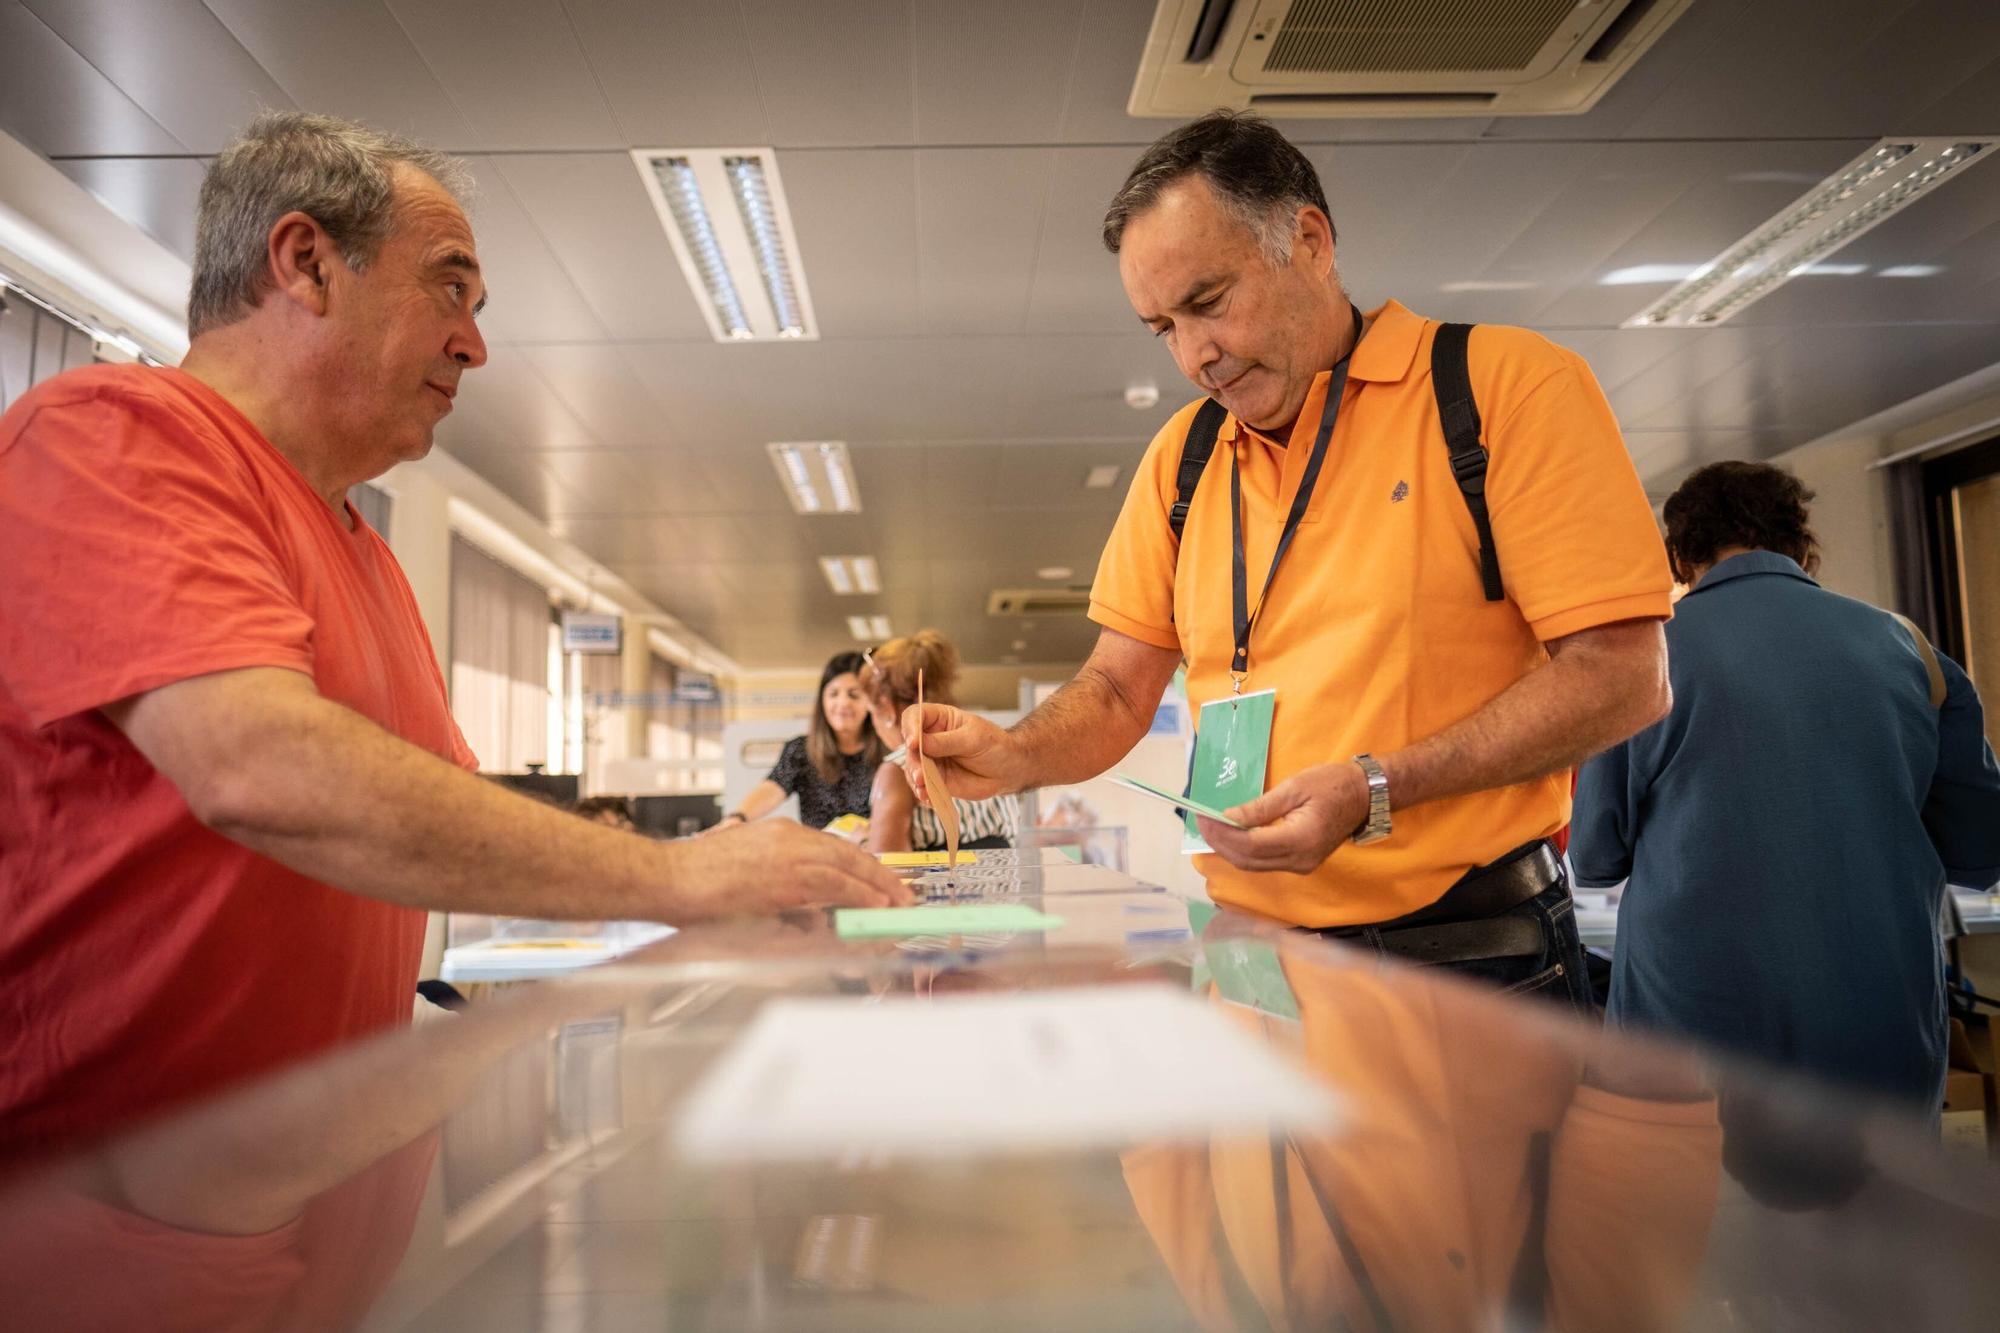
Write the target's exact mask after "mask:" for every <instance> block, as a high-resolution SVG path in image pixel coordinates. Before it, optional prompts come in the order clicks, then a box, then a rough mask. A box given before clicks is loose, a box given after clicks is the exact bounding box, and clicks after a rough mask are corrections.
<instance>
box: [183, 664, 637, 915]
mask: <svg viewBox="0 0 2000 1333" xmlns="http://www.w3.org/2000/svg"><path fill="white" fill-rule="evenodd" d="M275 674H278V675H284V674H286V673H275ZM262 684H263V686H264V689H263V691H262V694H261V697H260V698H259V699H258V701H257V706H256V707H254V708H253V707H249V706H247V702H246V706H245V707H244V708H243V709H242V710H241V712H240V714H239V716H241V717H242V718H243V720H242V721H241V722H239V723H236V724H234V725H232V726H230V727H229V728H227V734H226V735H225V736H221V737H218V738H217V742H216V744H217V746H218V747H226V749H227V752H228V754H227V757H226V758H223V757H220V756H218V757H215V758H211V759H209V760H207V761H206V762H205V763H204V765H203V768H204V769H205V770H208V771H217V772H221V773H223V774H224V776H222V777H220V778H218V779H217V780H215V781H214V782H212V783H209V784H206V785H203V786H199V787H197V788H196V789H194V790H190V791H188V793H187V794H188V796H189V802H190V805H192V806H193V808H194V810H195V813H196V815H197V816H199V817H200V818H202V819H203V820H204V821H205V822H207V823H209V824H210V826H211V827H213V828H215V829H216V831H217V832H219V833H221V834H223V836H225V837H228V838H230V839H231V840H232V841H235V842H238V843H241V844H243V845H244V846H246V847H249V848H250V849H252V850H253V851H257V852H261V853H263V854H264V855H266V856H269V857H270V858H271V859H273V860H275V861H278V862H280V863H282V864H284V865H286V866H289V867H290V868H292V869H293V870H296V871H298V872H299V873H301V874H304V875H309V876H311V877H312V878H314V879H317V880H320V881H323V882H325V883H330V884H338V885H340V886H341V887H342V888H344V889H346V890H348V891H350V892H353V893H359V894H363V895H366V896H368V897H373V898H381V899H384V900H386V901H389V902H396V903H403V904H406V905H409V906H413V907H426V908H433V909H441V910H455V911H470V912H492V913H497V914H506V915H531V916H538V917H554V918H611V919H619V918H654V919H664V920H671V919H673V915H674V914H673V911H672V902H671V898H670V894H669V892H668V888H667V883H668V879H669V875H670V867H671V863H672V860H673V855H674V850H675V849H674V848H672V847H670V846H667V845H663V844H658V843H652V842H648V841H646V840H644V839H641V838H635V837H633V836H631V835H630V834H625V833H620V832H618V831H617V830H614V829H610V828H607V827H605V826H603V825H599V824H594V823H591V822H590V821H588V820H583V819H578V818H577V817H576V816H574V815H572V814H570V813H568V812H567V811H563V810H558V809H555V808H553V807H551V806H547V805H544V804H542V803H540V802H538V801H535V800H531V799H529V798H527V797H524V796H521V795H518V794H516V793H513V792H509V791H506V790H504V789H502V788H500V787H498V786H496V785H494V784H493V783H490V782H487V781H485V780H483V779H480V778H477V777H474V776H473V775H472V774H470V773H467V772H465V771H463V770H462V769H459V768H458V767H456V766H455V765H453V764H450V763H448V762H446V761H445V760H442V759H440V758H438V757H437V756H435V755H433V754H431V753H429V752H428V751H425V750H422V749H419V748H418V747H416V746H413V745H410V744H407V743H406V742H404V741H402V740H399V739H398V738H396V737H395V736H392V735H391V734H389V733H388V732H386V731H384V730H382V729H381V728H380V727H377V726H376V725H375V724H374V723H372V722H370V721H368V720H367V719H366V718H364V717H362V716H361V715H360V714H358V713H355V712H353V711H352V710H350V709H347V708H344V707H342V706H341V705H339V704H337V703H333V702H331V701H329V700H327V699H324V698H321V697H320V696H319V695H318V694H317V693H315V692H314V691H312V690H311V688H310V687H309V686H306V685H303V683H301V685H299V686H296V687H294V686H291V685H290V683H289V682H285V683H283V684H281V685H278V687H277V688H272V686H273V685H274V684H276V683H275V682H272V681H269V680H266V681H265V682H263V683H262ZM232 688H238V689H243V688H249V689H255V688H257V686H256V685H254V684H253V685H249V686H234V687H232ZM209 715H210V716H213V711H212V710H210V713H209ZM169 776H172V775H171V774H170V775H169Z"/></svg>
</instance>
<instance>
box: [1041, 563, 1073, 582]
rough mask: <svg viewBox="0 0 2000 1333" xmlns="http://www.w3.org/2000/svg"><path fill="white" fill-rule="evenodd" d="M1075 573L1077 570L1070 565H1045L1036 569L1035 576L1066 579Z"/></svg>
mask: <svg viewBox="0 0 2000 1333" xmlns="http://www.w3.org/2000/svg"><path fill="white" fill-rule="evenodd" d="M1074 573H1076V571H1075V570H1073V569H1071V568H1070V567H1069V566H1068V565H1044V566H1043V567H1042V568H1040V569H1038V570H1036V571H1035V577H1036V578H1041V579H1066V578H1068V577H1069V576H1070V575H1072V574H1074Z"/></svg>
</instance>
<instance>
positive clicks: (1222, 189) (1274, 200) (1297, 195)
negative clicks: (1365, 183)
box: [1104, 111, 1333, 267]
mask: <svg viewBox="0 0 2000 1333" xmlns="http://www.w3.org/2000/svg"><path fill="white" fill-rule="evenodd" d="M1189 176H1200V177H1201V178H1202V179H1203V180H1205V181H1207V182H1208V186H1209V188H1210V189H1211V190H1214V191H1215V197H1216V199H1217V200H1218V201H1219V202H1220V203H1221V204H1222V206H1223V207H1224V208H1226V209H1228V210H1229V211H1230V213H1232V214H1234V215H1235V217H1236V219H1237V221H1239V222H1241V223H1242V224H1243V225H1244V226H1245V227H1247V228H1249V229H1250V232H1251V234H1252V235H1254V236H1255V237H1256V238H1257V243H1258V245H1259V246H1261V247H1262V248H1263V251H1264V258H1265V259H1266V260H1267V261H1269V262H1270V263H1271V264H1272V265H1273V266H1274V267H1275V266H1278V265H1282V264H1286V263H1289V262H1290V261H1291V257H1292V236H1293V233H1294V231H1295V230H1296V228H1297V219H1298V214H1299V210H1300V209H1301V208H1304V207H1305V206H1306V205H1307V204H1311V205H1312V206H1313V207H1314V208H1317V209H1318V210H1319V211H1320V212H1322V213H1324V214H1326V225H1327V230H1328V231H1329V232H1331V231H1332V229H1333V211H1332V210H1331V209H1329V208H1328V207H1327V206H1326V191H1325V190H1323V189H1322V188H1320V183H1319V173H1318V172H1317V171H1315V170H1313V164H1312V163H1311V162H1309V161H1307V160H1306V155H1305V154H1304V153H1301V152H1300V151H1299V150H1298V149H1297V148H1296V147H1294V146H1293V144H1292V141H1291V140H1289V139H1287V138H1286V137H1285V136H1284V135H1282V134H1280V133H1278V130H1277V127H1276V126H1274V125H1272V124H1271V122H1270V121H1268V120H1265V119H1264V118H1263V117H1262V116H1259V115H1255V114H1253V113H1251V112H1248V111H1211V112H1209V113H1208V114H1207V115H1205V116H1203V117H1202V118H1201V119H1200V120H1191V121H1189V122H1188V123H1187V124H1185V125H1183V126H1181V127H1180V128H1179V129H1176V130H1169V131H1168V132H1167V133H1165V134H1163V135H1161V136H1160V137H1159V138H1158V139H1156V140H1155V141H1154V142H1153V146H1152V147H1150V148H1148V149H1147V150H1146V151H1145V152H1143V153H1141V154H1140V155H1139V160H1138V162H1136V163H1134V164H1133V167H1132V173H1131V174H1130V175H1129V176H1127V177H1126V178H1125V184H1123V185H1122V186H1120V187H1119V189H1118V193H1117V194H1116V195H1115V196H1114V197H1113V198H1112V200H1111V207H1110V208H1109V209H1107V210H1106V211H1105V214H1104V248H1105V249H1107V250H1109V251H1111V253H1112V254H1114V255H1115V254H1117V253H1118V247H1119V246H1121V245H1123V244H1124V243H1125V227H1126V224H1128V223H1130V222H1131V221H1132V219H1133V218H1135V217H1138V216H1139V215H1140V214H1141V213H1144V212H1146V211H1147V210H1149V209H1151V208H1152V207H1153V205H1155V204H1157V203H1159V201H1160V196H1161V195H1162V194H1164V193H1166V191H1167V189H1168V187H1170V186H1172V185H1174V184H1177V183H1178V182H1180V181H1182V180H1185V179H1186V178H1187V177H1189Z"/></svg>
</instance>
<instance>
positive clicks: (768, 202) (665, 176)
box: [632, 148, 819, 342]
mask: <svg viewBox="0 0 2000 1333" xmlns="http://www.w3.org/2000/svg"><path fill="white" fill-rule="evenodd" d="M632 160H633V162H634V163H635V164H636V165H637V166H638V168H639V176H640V179H641V180H643V181H644V182H645V185H646V193H647V194H648V195H649V196H650V197H651V198H652V201H653V209H654V211H655V212H657V213H658V214H659V215H660V221H661V224H662V225H663V226H664V227H665V228H666V232H667V240H668V241H669V242H671V243H672V245H673V248H674V258H675V259H677V260H679V261H680V266H681V272H682V274H683V275H684V276H685V277H686V278H687V281H688V286H689V288H691V289H692V290H693V292H694V295H695V300H696V302H697V304H699V305H700V306H701V312H702V317H703V318H704V319H705V320H707V321H708V329H709V332H710V333H711V334H713V335H714V337H715V340H716V341H717V342H768V341H772V340H774V339H780V338H783V339H802V338H817V337H819V326H818V324H817V323H816V322H815V321H814V319H813V311H812V296H811V294H810V293H809V292H808V291H807V290H806V277H805V268H804V266H803V264H802V263H801V262H800V259H799V243H798V238H797V236H796V235H795V234H794V233H793V230H792V219H791V214H790V213H789V212H788V211H787V209H786V206H785V191H784V184H783V182H782V181H781V180H780V179H779V176H778V160H777V156H776V154H774V153H773V152H772V151H771V150H770V149H769V148H640V149H635V150H633V153H632Z"/></svg>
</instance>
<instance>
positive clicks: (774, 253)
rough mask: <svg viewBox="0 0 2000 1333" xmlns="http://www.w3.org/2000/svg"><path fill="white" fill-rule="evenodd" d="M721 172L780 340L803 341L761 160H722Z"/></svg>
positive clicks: (803, 330) (794, 292) (789, 270)
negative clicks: (767, 298)
mask: <svg viewBox="0 0 2000 1333" xmlns="http://www.w3.org/2000/svg"><path fill="white" fill-rule="evenodd" d="M722 169H723V170H724V171H725V172H727V173H728V174H729V189H730V192H731V193H732V194H734V195H735V196H736V211H737V212H738V213H741V214H742V215H743V230H744V232H745V233H746V234H747V235H748V236H749V237H750V249H751V251H752V252H753V253H755V255H756V256H757V274H758V276H759V277H761V278H762V279H763V280H764V294H765V295H766V296H768V297H770V298H771V313H772V315H773V316H774V317H775V318H776V319H777V321H778V336H779V337H780V338H803V337H805V333H806V322H805V316H804V315H803V314H802V313H800V306H799V292H798V287H797V286H796V285H795V284H794V283H793V282H792V268H791V264H790V263H789V262H788V261H787V260H786V259H785V239H784V237H783V236H782V235H781V234H780V233H779V230H778V211H777V208H776V207H775V206H774V205H773V204H772V203H771V187H770V185H769V183H768V181H767V180H766V178H765V175H764V160H763V159H762V158H761V157H756V156H747V157H726V158H724V159H723V160H722Z"/></svg>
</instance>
